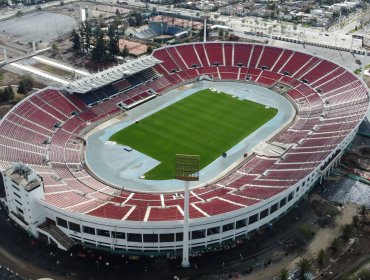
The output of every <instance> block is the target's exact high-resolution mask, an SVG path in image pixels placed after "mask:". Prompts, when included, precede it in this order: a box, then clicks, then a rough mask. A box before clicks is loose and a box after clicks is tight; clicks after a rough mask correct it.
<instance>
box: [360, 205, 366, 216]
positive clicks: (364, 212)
mask: <svg viewBox="0 0 370 280" xmlns="http://www.w3.org/2000/svg"><path fill="white" fill-rule="evenodd" d="M360 214H361V215H362V216H364V215H365V214H366V205H361V210H360Z"/></svg>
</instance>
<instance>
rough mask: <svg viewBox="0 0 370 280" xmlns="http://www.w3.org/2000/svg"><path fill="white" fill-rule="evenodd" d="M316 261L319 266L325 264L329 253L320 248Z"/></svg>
mask: <svg viewBox="0 0 370 280" xmlns="http://www.w3.org/2000/svg"><path fill="white" fill-rule="evenodd" d="M316 261H317V263H318V264H319V266H324V265H325V264H326V263H327V261H328V254H327V253H326V251H325V250H324V249H320V250H319V251H318V252H317V254H316Z"/></svg>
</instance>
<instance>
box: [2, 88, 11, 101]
mask: <svg viewBox="0 0 370 280" xmlns="http://www.w3.org/2000/svg"><path fill="white" fill-rule="evenodd" d="M8 101H9V91H8V90H7V88H5V89H3V90H0V102H8Z"/></svg>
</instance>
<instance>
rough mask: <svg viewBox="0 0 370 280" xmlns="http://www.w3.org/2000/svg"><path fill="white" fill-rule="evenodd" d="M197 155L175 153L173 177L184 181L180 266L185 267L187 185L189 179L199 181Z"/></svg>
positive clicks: (187, 231) (187, 265)
mask: <svg viewBox="0 0 370 280" xmlns="http://www.w3.org/2000/svg"><path fill="white" fill-rule="evenodd" d="M199 163H200V161H199V155H183V154H177V155H176V164H175V167H176V175H175V178H176V179H178V180H181V181H185V190H184V192H185V197H184V200H185V201H184V229H183V246H182V261H181V266H182V267H183V268H187V267H189V266H190V261H189V187H190V181H199Z"/></svg>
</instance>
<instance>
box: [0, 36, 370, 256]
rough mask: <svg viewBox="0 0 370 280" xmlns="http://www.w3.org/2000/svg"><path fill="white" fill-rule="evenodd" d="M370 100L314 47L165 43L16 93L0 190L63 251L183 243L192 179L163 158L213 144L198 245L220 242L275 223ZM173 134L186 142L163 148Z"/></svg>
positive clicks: (336, 152)
mask: <svg viewBox="0 0 370 280" xmlns="http://www.w3.org/2000/svg"><path fill="white" fill-rule="evenodd" d="M177 104H180V105H178V106H177V107H176V105H177ZM368 106H369V100H368V89H367V87H366V85H365V84H364V83H363V82H362V81H361V80H360V79H359V78H358V77H357V76H355V75H354V74H353V73H351V72H350V71H349V70H347V69H345V68H343V67H342V66H340V65H337V64H335V63H333V62H330V61H328V60H325V59H323V58H320V57H316V56H312V55H310V54H306V53H303V52H298V51H295V50H290V49H283V48H278V47H272V46H267V45H257V44H248V43H239V42H205V43H191V44H183V45H176V46H169V47H163V48H160V49H156V50H154V51H153V53H152V54H151V55H149V56H145V57H141V58H138V59H136V60H134V61H132V62H129V63H126V64H122V65H119V66H117V67H114V68H111V69H108V70H105V71H103V72H100V73H98V74H95V75H93V76H90V77H87V78H83V79H81V80H77V81H74V82H71V83H70V84H69V85H68V86H66V87H65V88H61V89H54V88H47V89H43V90H40V91H38V92H36V93H34V94H32V95H30V96H29V97H27V98H26V99H25V100H23V101H22V102H20V103H19V104H17V105H16V106H15V107H14V108H13V109H12V110H11V111H10V112H9V113H8V114H7V115H6V116H5V117H4V118H3V119H2V121H1V124H0V132H1V133H0V139H1V140H0V143H1V146H0V148H1V153H0V154H1V158H0V167H1V171H2V172H1V174H2V179H3V180H0V181H3V184H2V185H1V188H0V196H1V201H2V203H3V205H5V206H6V208H7V209H8V212H9V216H10V217H11V218H12V219H13V220H14V221H16V222H17V223H18V224H19V225H20V226H21V227H22V228H24V229H25V230H27V231H28V232H29V233H30V234H32V235H33V236H36V237H40V238H44V239H46V240H47V241H48V242H50V243H55V244H56V245H57V246H58V247H59V248H61V249H64V250H68V249H69V248H71V247H72V246H73V245H74V244H76V243H78V244H83V245H84V246H87V247H91V248H97V249H102V250H109V251H112V252H117V253H122V252H131V253H133V254H146V253H148V254H150V255H156V254H180V250H181V249H182V247H183V239H184V238H183V220H184V191H183V190H184V189H183V182H181V181H178V180H171V179H170V178H174V177H173V174H172V173H171V172H172V171H171V170H169V169H168V168H167V169H166V168H164V169H163V170H164V171H163V170H160V171H159V172H157V173H156V172H152V168H154V167H155V166H156V165H157V164H158V162H162V160H168V158H171V156H172V157H173V158H174V155H173V153H174V152H176V151H177V149H178V150H179V153H201V166H202V168H203V169H202V170H201V171H200V178H201V181H199V182H192V184H191V186H190V189H191V191H190V198H189V200H190V205H189V218H190V222H189V233H190V234H189V239H190V241H189V245H190V248H191V250H192V251H202V250H205V249H206V248H213V247H221V246H223V245H224V244H228V243H234V242H236V241H237V240H239V239H245V238H247V237H248V236H249V235H252V234H253V233H254V232H256V231H257V230H259V229H261V228H264V227H268V226H270V225H271V224H273V223H275V222H276V221H277V220H278V219H279V218H280V217H281V216H283V215H284V214H285V213H286V212H287V211H289V210H290V209H291V207H292V206H293V205H294V204H295V203H296V202H297V201H299V200H300V199H302V197H303V196H304V195H305V194H306V193H307V192H308V191H309V190H310V189H311V188H312V187H313V186H314V185H315V184H317V183H318V182H321V180H323V179H324V178H325V176H326V175H327V174H328V173H329V171H330V170H331V169H332V168H333V167H334V166H335V165H336V164H337V163H338V161H339V160H340V157H341V155H342V154H343V153H344V151H345V149H346V148H347V147H348V145H349V144H350V143H351V141H352V140H353V138H354V136H355V135H356V132H357V129H358V127H359V125H360V123H361V122H362V120H363V119H364V117H365V113H366V112H367V110H368ZM175 111H176V114H175V113H174V112H175ZM202 112H203V113H202ZM204 112H205V113H204ZM171 113H173V114H172V115H171ZM160 114H162V115H160ZM179 116H181V118H179ZM206 116H210V117H209V118H207V117H206ZM176 120H178V122H175V121H176ZM161 122H164V124H163V125H162V127H161V126H160V123H161ZM248 122H249V123H253V126H250V125H249V126H248ZM176 128H177V129H176ZM197 128H199V129H198V130H197ZM166 129H167V130H166ZM227 129H229V130H227ZM204 130H208V131H212V133H210V134H197V133H200V132H203V131H204ZM142 131H145V133H144V134H140V132H141V133H142ZM157 131H160V132H161V133H156V132H157ZM163 131H164V132H163ZM116 133H118V136H115V135H116ZM121 133H122V134H121ZM163 134H165V135H167V134H168V137H167V138H160V136H163ZM138 135H139V136H140V135H141V136H140V137H139V136H138ZM170 136H171V137H172V136H173V138H172V139H170ZM191 136H193V137H191ZM226 138H227V139H226ZM157 139H159V140H158V141H157ZM214 139H215V141H213V140H214ZM225 139H226V140H227V141H226V140H225ZM197 140H198V141H197ZM221 140H225V141H221ZM120 141H122V143H121V142H120ZM166 141H173V142H174V143H175V144H176V145H178V146H175V147H172V150H171V149H168V151H169V155H170V156H168V154H167V155H166V156H167V158H165V157H160V156H162V155H163V154H164V153H165V152H166V151H167V150H166V149H165V148H166V145H165V144H164V143H167V142H166ZM189 141H190V142H189ZM118 143H121V144H122V145H119V144H118ZM183 143H190V145H185V144H184V145H182V144H183ZM215 143H216V144H215ZM151 144H153V146H150V145H151ZM158 146H159V147H160V148H158V150H156V149H157V147H158ZM168 146H170V145H168ZM183 146H184V147H183ZM189 146H190V147H189ZM195 146H197V147H198V149H196V147H195ZM148 147H149V148H148ZM199 147H200V148H199ZM210 147H211V148H212V147H217V149H215V150H213V149H210ZM146 148H147V149H146ZM104 149H107V150H104ZM154 150H155V153H153V154H150V152H151V151H154ZM105 155H108V156H105ZM157 156H158V158H157ZM126 159H127V160H126ZM203 159H204V161H203ZM173 160H174V159H173ZM202 161H203V162H202ZM163 172H164V173H163ZM130 174H131V175H130ZM132 174H134V175H132ZM130 176H131V177H130ZM147 178H149V179H150V180H146V179H147Z"/></svg>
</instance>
